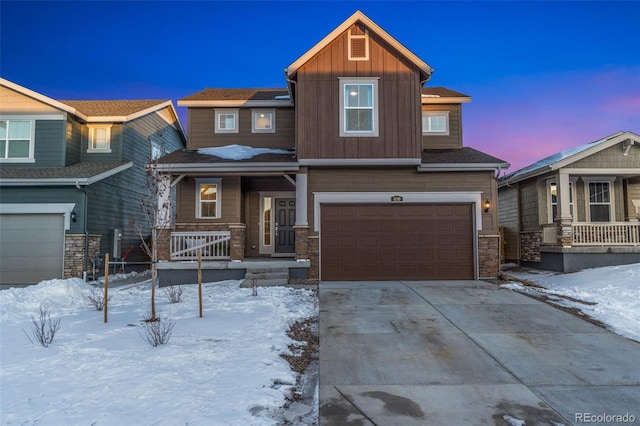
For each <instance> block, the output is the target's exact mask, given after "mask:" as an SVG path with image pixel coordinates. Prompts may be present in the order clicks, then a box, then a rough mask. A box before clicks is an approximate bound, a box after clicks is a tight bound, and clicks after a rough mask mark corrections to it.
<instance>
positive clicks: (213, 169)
mask: <svg viewBox="0 0 640 426" xmlns="http://www.w3.org/2000/svg"><path fill="white" fill-rule="evenodd" d="M154 167H156V168H157V170H158V171H159V172H164V173H173V174H176V173H227V172H229V173H231V172H243V173H261V172H268V173H277V172H297V171H298V170H299V169H300V164H298V163H297V162H289V163H284V162H253V163H251V162H241V163H227V162H225V163H179V164H175V163H174V164H171V163H169V164H157V165H154Z"/></svg>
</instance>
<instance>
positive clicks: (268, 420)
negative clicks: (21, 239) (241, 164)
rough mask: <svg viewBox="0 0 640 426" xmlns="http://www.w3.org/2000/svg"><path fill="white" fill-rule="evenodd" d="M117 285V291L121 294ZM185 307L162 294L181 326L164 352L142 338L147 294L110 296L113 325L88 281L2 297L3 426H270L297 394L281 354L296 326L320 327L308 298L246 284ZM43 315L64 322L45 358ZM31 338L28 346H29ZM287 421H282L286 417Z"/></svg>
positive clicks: (191, 297) (145, 289) (214, 288)
mask: <svg viewBox="0 0 640 426" xmlns="http://www.w3.org/2000/svg"><path fill="white" fill-rule="evenodd" d="M115 284H117V283H115ZM183 289H184V293H183V295H182V302H181V303H176V304H171V303H169V299H168V298H167V297H166V295H165V293H164V291H163V289H159V290H157V292H156V305H157V307H156V309H157V314H158V316H159V317H162V318H171V319H172V320H173V321H175V327H174V329H173V334H172V337H171V339H170V340H169V342H168V343H167V344H165V345H160V346H157V347H152V346H151V345H150V344H149V343H148V342H146V341H145V340H144V339H143V338H142V337H141V335H143V334H144V330H145V323H144V321H143V319H144V318H147V317H148V315H149V312H150V286H149V284H145V285H139V286H132V287H128V288H127V287H124V286H123V287H113V288H110V291H109V295H110V296H111V300H110V301H109V310H108V313H109V322H108V323H106V324H105V323H104V321H103V319H104V313H103V312H100V311H97V310H96V309H95V308H94V307H93V306H91V305H90V303H89V302H88V300H87V296H88V295H90V294H91V292H92V290H93V287H92V286H90V285H89V284H87V283H85V282H84V281H82V280H80V279H69V280H52V281H44V282H42V283H40V284H38V285H35V286H30V287H26V288H20V289H16V288H12V289H7V290H2V291H0V362H1V364H2V366H1V367H2V368H1V369H0V382H1V383H0V420H1V422H2V424H3V425H35V424H42V425H92V424H93V425H97V426H99V425H118V426H120V425H123V424H131V425H178V424H182V425H243V426H244V425H268V424H274V423H276V422H277V421H278V419H277V417H278V415H279V414H278V411H279V410H278V408H279V407H281V406H283V405H284V404H285V403H286V397H287V396H288V395H289V394H290V393H291V391H292V385H295V383H296V374H295V373H294V372H292V371H291V369H290V367H289V364H288V363H287V362H286V361H285V360H284V359H282V358H281V357H280V354H283V353H290V352H289V349H288V346H289V345H290V344H292V343H294V341H293V340H292V339H290V338H289V337H288V336H287V335H286V331H287V330H288V328H289V326H290V325H292V324H293V323H294V322H296V321H297V320H302V319H305V318H308V317H313V316H317V299H316V297H315V296H314V295H313V293H312V292H311V291H309V290H296V289H291V288H284V287H270V288H259V289H258V295H257V296H252V295H251V289H246V288H239V281H225V282H220V283H207V284H204V285H203V300H204V303H203V311H204V316H203V318H199V313H198V292H197V285H188V286H183ZM40 306H43V307H44V308H46V309H49V310H50V313H51V318H52V319H54V318H59V319H60V328H59V331H58V332H57V334H56V335H55V338H54V340H53V342H52V343H51V345H50V346H49V347H48V348H45V347H43V346H41V345H40V344H33V343H31V342H30V338H31V339H32V340H33V336H32V319H31V318H32V316H33V317H36V318H38V317H39V313H40ZM27 336H29V337H27ZM280 414H281V413H280Z"/></svg>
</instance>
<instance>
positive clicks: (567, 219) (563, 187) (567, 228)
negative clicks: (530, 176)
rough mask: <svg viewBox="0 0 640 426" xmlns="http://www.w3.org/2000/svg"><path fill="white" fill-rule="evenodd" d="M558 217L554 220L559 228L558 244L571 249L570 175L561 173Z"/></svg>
mask: <svg viewBox="0 0 640 426" xmlns="http://www.w3.org/2000/svg"><path fill="white" fill-rule="evenodd" d="M557 182H558V186H557V190H558V216H557V217H555V218H554V220H555V221H556V226H557V228H558V242H559V243H560V245H561V246H563V247H571V245H572V244H573V232H572V229H571V220H572V218H571V206H570V197H571V195H570V192H569V191H570V189H569V174H568V173H563V172H562V171H560V172H559V173H558V179H557Z"/></svg>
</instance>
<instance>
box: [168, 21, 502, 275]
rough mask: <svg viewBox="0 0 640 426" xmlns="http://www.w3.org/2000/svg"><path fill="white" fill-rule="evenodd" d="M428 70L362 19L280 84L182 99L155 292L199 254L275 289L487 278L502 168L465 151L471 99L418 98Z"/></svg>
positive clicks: (426, 93)
mask: <svg viewBox="0 0 640 426" xmlns="http://www.w3.org/2000/svg"><path fill="white" fill-rule="evenodd" d="M432 72H433V69H432V68H431V67H430V66H429V65H427V64H426V63H425V62H423V61H422V60H421V59H420V58H418V57H416V56H415V55H414V54H413V53H412V52H411V51H409V50H408V49H407V48H406V47H404V46H403V45H401V44H400V43H399V42H398V41H397V40H395V39H394V38H393V37H391V36H390V35H389V34H387V33H386V32H385V31H384V30H383V29H382V28H380V27H379V26H378V25H377V24H375V23H374V22H372V21H371V20H370V19H369V18H367V17H366V16H365V15H364V14H362V13H361V12H359V11H358V12H356V13H354V14H353V15H352V16H351V17H349V18H348V19H347V20H346V21H344V22H343V23H342V24H341V25H340V26H339V27H337V28H336V29H335V30H334V31H332V32H331V33H330V34H329V35H327V36H326V37H325V38H324V39H322V40H321V41H320V42H319V43H318V44H316V45H315V46H313V47H312V48H311V49H310V50H309V51H307V52H305V53H304V54H303V55H302V56H301V57H300V58H298V59H297V60H295V61H294V62H293V63H292V64H291V65H289V66H288V67H287V68H286V70H285V78H286V84H287V87H285V88H282V89H205V90H202V91H201V92H198V93H195V94H193V95H190V96H187V97H185V98H183V99H181V100H179V101H178V105H179V106H186V107H187V108H188V128H189V134H188V140H187V148H186V149H184V150H178V151H176V152H174V153H172V154H169V155H167V156H165V157H163V158H161V159H160V165H159V167H160V171H162V172H164V173H166V174H167V176H170V179H171V184H172V186H175V187H176V188H177V199H176V200H175V203H176V206H177V217H176V222H175V223H174V224H172V227H171V231H172V234H171V238H170V240H168V241H167V243H166V244H164V246H163V247H162V258H163V259H164V260H165V261H166V262H161V263H160V264H159V276H160V281H161V283H163V284H167V283H169V282H173V283H178V282H195V281H194V280H195V276H196V275H195V273H194V268H195V265H194V262H182V261H183V260H187V261H191V260H194V259H195V258H196V252H197V249H202V256H203V259H204V260H205V262H204V264H203V269H204V271H203V274H204V276H205V278H204V279H206V280H210V279H214V278H213V277H217V278H220V277H225V278H242V277H244V276H245V275H244V274H245V273H246V274H247V275H246V277H247V278H250V277H251V278H257V279H259V278H261V277H262V278H265V277H267V276H271V277H273V276H272V275H267V274H266V273H265V271H266V270H268V269H269V265H273V268H274V269H275V268H278V269H279V273H280V274H282V275H284V277H282V276H281V278H284V280H283V281H284V282H286V278H287V277H288V276H289V277H293V278H310V279H321V280H323V281H327V280H394V279H405V280H417V279H476V278H496V277H497V274H498V266H499V265H498V263H499V258H498V256H499V234H498V218H497V210H496V204H497V183H496V178H495V176H496V173H497V171H498V170H500V169H504V168H506V167H508V164H507V163H505V162H504V161H502V160H500V159H497V158H495V157H492V156H490V155H487V154H484V153H482V152H479V151H477V150H475V149H472V148H469V147H464V146H463V138H462V114H461V109H462V108H461V107H462V104H463V103H467V102H470V98H469V97H468V96H467V95H463V94H461V93H457V92H454V91H452V90H448V89H445V88H438V87H433V88H423V87H422V86H423V84H424V83H425V82H427V81H428V80H429V78H430V77H431V73H432ZM168 178H169V177H167V179H168ZM485 204H486V206H485ZM273 258H276V259H275V260H274V259H273ZM261 259H262V260H265V261H264V262H259V261H258V260H261ZM269 259H271V262H267V261H266V260H269ZM277 259H279V261H278V260H277ZM228 260H231V262H229V261H228ZM274 280H275V279H274ZM274 280H267V281H269V282H272V281H274Z"/></svg>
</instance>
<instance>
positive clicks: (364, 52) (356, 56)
mask: <svg viewBox="0 0 640 426" xmlns="http://www.w3.org/2000/svg"><path fill="white" fill-rule="evenodd" d="M348 39H349V46H348V48H347V49H348V59H349V60H350V61H368V60H369V32H368V31H367V30H364V33H362V34H352V32H351V30H349V35H348Z"/></svg>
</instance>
